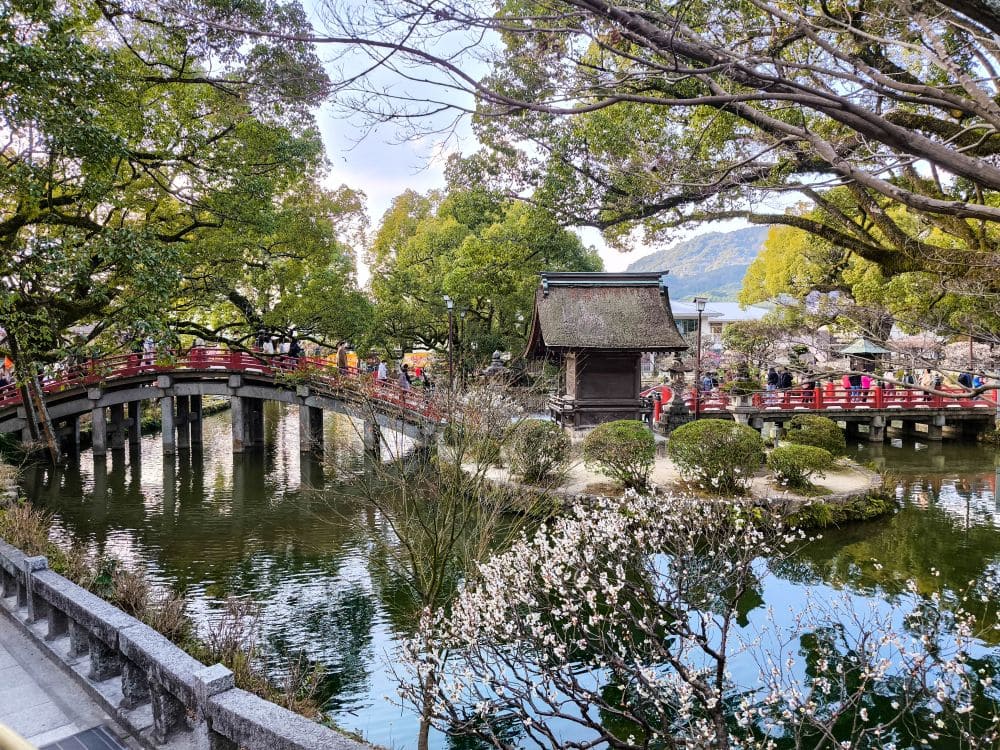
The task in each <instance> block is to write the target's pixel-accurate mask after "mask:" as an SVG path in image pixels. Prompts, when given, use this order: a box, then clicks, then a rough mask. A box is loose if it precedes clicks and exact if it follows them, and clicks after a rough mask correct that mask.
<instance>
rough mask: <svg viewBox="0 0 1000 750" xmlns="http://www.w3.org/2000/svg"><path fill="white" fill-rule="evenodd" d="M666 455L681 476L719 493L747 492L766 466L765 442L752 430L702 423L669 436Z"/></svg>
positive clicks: (715, 421) (708, 421)
mask: <svg viewBox="0 0 1000 750" xmlns="http://www.w3.org/2000/svg"><path fill="white" fill-rule="evenodd" d="M667 455H668V456H670V459H671V460H672V461H673V462H674V464H675V465H676V466H677V468H678V469H679V470H680V472H681V474H682V475H684V476H686V477H688V478H691V479H695V480H697V481H698V483H699V484H700V485H701V486H702V487H703V488H704V489H706V490H708V491H710V492H716V493H720V494H721V493H733V492H736V493H743V492H746V490H747V487H748V486H749V484H750V480H751V479H752V478H753V475H754V474H755V473H756V472H757V470H758V469H759V468H760V467H761V464H763V462H764V441H763V440H762V439H761V437H760V435H759V434H758V433H757V431H756V430H755V429H753V428H752V427H747V426H746V425H742V424H737V423H736V422H730V421H729V420H725V419H699V420H697V421H695V422H689V423H687V424H686V425H682V426H681V427H678V428H677V429H676V430H674V431H673V432H672V433H671V434H670V442H669V443H668V444H667Z"/></svg>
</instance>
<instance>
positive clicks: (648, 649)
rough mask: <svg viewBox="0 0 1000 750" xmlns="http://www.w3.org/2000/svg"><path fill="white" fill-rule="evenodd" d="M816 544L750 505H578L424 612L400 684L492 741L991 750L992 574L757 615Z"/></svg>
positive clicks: (409, 698) (994, 715)
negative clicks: (963, 585) (787, 569)
mask: <svg viewBox="0 0 1000 750" xmlns="http://www.w3.org/2000/svg"><path fill="white" fill-rule="evenodd" d="M807 541H808V539H807V537H806V535H805V533H803V532H801V531H796V530H789V529H787V528H786V527H785V526H784V525H783V524H782V523H781V520H780V518H778V517H777V516H774V515H772V514H771V513H770V512H768V511H767V510H764V509H762V508H759V507H755V506H753V505H752V504H751V503H749V502H732V501H705V500H703V499H693V498H686V497H666V498H664V497H644V496H638V495H634V494H633V495H628V496H626V497H625V498H624V499H623V500H605V501H601V502H599V503H597V504H596V505H591V506H589V507H584V506H579V507H576V508H575V509H574V510H573V511H572V512H570V513H569V514H567V515H564V516H562V517H560V518H558V519H556V520H553V521H552V522H550V523H549V524H548V525H545V526H542V527H541V528H539V529H538V530H537V531H536V532H535V533H534V534H533V535H531V536H527V535H525V536H523V537H522V538H521V539H520V540H519V541H517V542H516V543H515V544H513V545H512V546H511V547H510V548H509V549H508V550H507V551H506V552H504V553H502V554H499V555H497V556H495V557H493V558H492V559H490V560H489V561H488V562H486V563H484V564H483V565H481V566H480V568H479V570H478V571H476V573H475V576H474V578H473V579H472V581H473V582H472V583H470V584H469V585H468V586H467V587H466V588H465V589H464V590H463V591H462V592H461V593H460V594H459V595H458V597H457V598H456V599H455V601H454V602H453V603H452V605H451V606H450V608H448V609H443V608H442V609H438V610H435V611H432V610H429V609H428V610H427V611H426V612H425V615H424V618H423V622H422V625H421V627H420V630H419V633H418V635H417V636H416V637H415V638H414V639H413V640H411V641H410V642H409V644H408V648H407V659H408V666H409V667H411V668H412V670H413V673H412V674H411V675H410V677H409V679H408V680H405V681H403V682H402V683H401V686H400V688H401V696H402V698H403V700H404V701H405V702H408V703H410V704H412V705H414V706H416V707H417V708H418V709H419V710H421V712H422V714H423V715H425V716H428V717H430V719H431V721H432V722H433V724H434V725H435V726H436V727H437V728H438V729H439V730H441V731H443V732H447V733H450V734H453V735H464V736H472V737H474V738H477V739H479V740H481V741H483V742H485V743H487V744H488V745H489V746H492V747H496V748H513V747H524V746H536V747H540V748H553V749H554V748H592V747H609V748H616V749H621V750H632V749H633V748H706V749H708V748H713V749H724V750H728V749H730V748H740V749H743V748H761V749H764V748H773V749H775V750H778V749H779V748H796V749H798V748H810V749H815V750H819V748H900V749H901V748H911V747H912V748H919V747H944V746H948V747H963V748H987V747H995V746H996V743H997V741H998V737H1000V735H998V722H1000V717H998V714H1000V710H998V708H1000V698H998V695H997V693H996V692H995V691H994V689H993V687H992V680H993V679H994V672H995V670H996V661H997V655H996V654H995V653H992V652H991V651H990V650H989V649H988V648H987V646H986V645H985V642H984V641H982V640H980V638H979V635H980V633H979V630H980V628H981V623H982V622H983V620H982V618H983V612H982V608H980V610H979V611H978V614H979V619H977V617H976V616H975V615H973V613H972V612H971V611H970V610H969V609H968V608H967V604H968V601H967V600H968V598H969V597H970V596H972V595H973V594H972V592H974V595H975V597H977V605H978V604H982V605H983V606H984V607H988V602H989V601H990V597H992V596H993V594H992V592H993V586H992V585H991V584H989V583H987V582H983V583H980V584H977V585H976V586H975V587H971V588H970V590H969V592H968V593H967V594H966V595H965V598H966V600H963V598H962V597H951V598H942V597H941V596H939V595H934V596H929V597H928V596H921V595H919V594H918V592H917V590H916V588H915V587H911V588H910V589H908V590H906V591H905V592H904V593H903V594H902V595H898V596H897V597H896V599H895V600H894V601H893V602H892V603H891V605H889V604H886V605H884V606H879V605H877V604H868V605H864V606H859V605H857V603H856V601H855V600H854V599H853V598H852V597H851V596H850V595H849V594H847V593H845V594H843V596H842V597H840V598H834V599H833V600H829V599H827V600H824V601H821V600H818V599H809V598H806V599H805V600H803V601H802V602H800V603H798V606H797V608H796V609H797V611H796V613H795V614H794V616H793V617H791V618H790V620H787V621H786V622H785V623H784V624H781V623H780V618H778V617H775V616H765V617H763V618H760V617H757V618H755V620H754V624H753V627H750V626H748V623H747V620H746V615H747V612H748V610H750V609H752V608H754V607H755V606H756V604H758V603H759V602H760V599H759V589H760V586H761V581H762V580H763V578H764V577H765V576H767V575H768V569H769V563H768V562H767V560H768V559H769V560H772V561H773V560H774V559H776V558H781V557H782V556H784V555H787V554H789V553H791V552H792V551H794V549H795V548H796V547H798V546H799V545H801V544H803V543H806V542H807ZM978 599H982V600H983V601H982V602H980V601H978ZM984 602H985V603H984ZM737 665H738V668H737ZM737 672H738V675H737Z"/></svg>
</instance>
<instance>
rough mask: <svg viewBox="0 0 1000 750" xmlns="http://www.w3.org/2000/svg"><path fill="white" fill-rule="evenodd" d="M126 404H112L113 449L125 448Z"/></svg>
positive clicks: (111, 436)
mask: <svg viewBox="0 0 1000 750" xmlns="http://www.w3.org/2000/svg"><path fill="white" fill-rule="evenodd" d="M125 429H126V428H125V404H112V405H111V435H110V438H111V450H113V451H120V450H124V449H125Z"/></svg>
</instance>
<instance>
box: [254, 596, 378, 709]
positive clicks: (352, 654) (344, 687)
mask: <svg viewBox="0 0 1000 750" xmlns="http://www.w3.org/2000/svg"><path fill="white" fill-rule="evenodd" d="M375 612H376V607H375V603H374V602H373V600H372V597H371V594H369V593H368V592H367V591H366V590H365V589H364V588H363V587H362V586H361V585H360V584H358V583H354V584H352V585H349V586H346V587H344V588H341V589H339V590H338V591H337V592H336V593H335V594H333V595H332V596H328V597H322V598H319V599H318V600H313V601H309V602H305V603H302V602H299V603H295V604H292V605H290V606H289V607H287V608H283V611H282V616H281V618H280V620H276V621H273V622H271V621H269V622H268V623H267V624H266V625H265V630H266V631H267V632H265V637H266V640H267V647H268V651H269V654H268V657H269V665H270V667H271V668H272V669H273V668H280V667H281V666H282V665H285V664H287V663H288V660H289V658H292V659H294V658H297V657H298V656H299V655H301V654H304V655H305V656H306V658H307V659H308V660H309V661H310V662H318V663H320V664H322V665H323V669H324V672H323V684H322V686H321V689H320V697H321V699H325V700H326V705H325V709H326V710H330V711H335V710H339V709H341V708H343V707H344V704H345V702H346V699H347V698H349V697H350V696H351V695H353V694H356V693H357V692H359V691H360V690H362V689H363V688H364V686H365V685H366V684H367V681H368V674H369V670H368V665H370V664H371V663H372V661H373V656H374V655H373V654H372V650H371V646H372V634H371V631H372V625H373V623H374V619H375Z"/></svg>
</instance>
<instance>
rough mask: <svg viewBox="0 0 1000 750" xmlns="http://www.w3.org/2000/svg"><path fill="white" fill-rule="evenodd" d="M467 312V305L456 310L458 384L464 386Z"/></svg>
mask: <svg viewBox="0 0 1000 750" xmlns="http://www.w3.org/2000/svg"><path fill="white" fill-rule="evenodd" d="M468 312H469V309H468V308H467V307H463V308H462V309H461V310H459V311H458V317H459V323H458V380H459V385H460V386H461V387H462V388H465V371H466V369H467V368H466V362H465V315H466V313H468Z"/></svg>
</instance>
